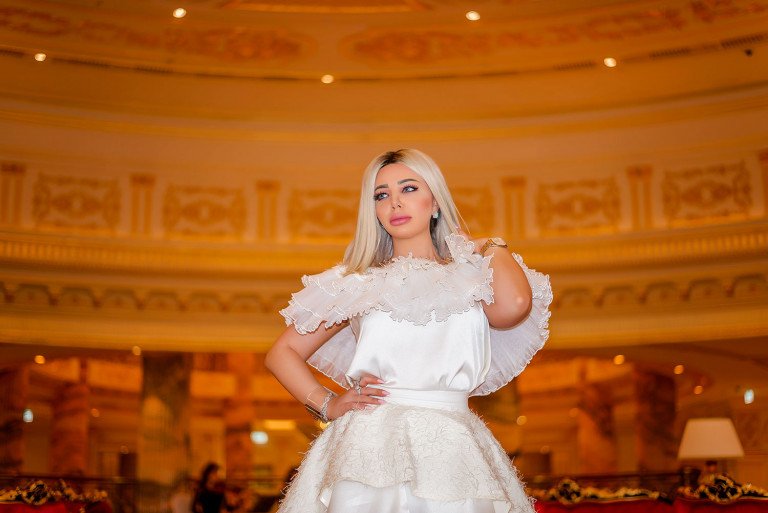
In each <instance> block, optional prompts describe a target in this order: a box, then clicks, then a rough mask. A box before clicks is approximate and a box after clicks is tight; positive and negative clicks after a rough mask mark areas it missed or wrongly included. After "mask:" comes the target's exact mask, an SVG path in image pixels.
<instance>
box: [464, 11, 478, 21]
mask: <svg viewBox="0 0 768 513" xmlns="http://www.w3.org/2000/svg"><path fill="white" fill-rule="evenodd" d="M464 16H466V17H467V19H468V20H469V21H477V20H479V19H480V13H479V12H477V11H469V12H467V14H465V15H464Z"/></svg>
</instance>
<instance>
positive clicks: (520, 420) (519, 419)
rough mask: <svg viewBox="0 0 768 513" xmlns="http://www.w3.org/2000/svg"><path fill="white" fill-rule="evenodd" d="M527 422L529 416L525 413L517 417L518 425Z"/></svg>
mask: <svg viewBox="0 0 768 513" xmlns="http://www.w3.org/2000/svg"><path fill="white" fill-rule="evenodd" d="M526 422H528V417H526V416H525V415H520V416H519V417H518V418H517V425H518V426H522V425H523V424H525V423H526Z"/></svg>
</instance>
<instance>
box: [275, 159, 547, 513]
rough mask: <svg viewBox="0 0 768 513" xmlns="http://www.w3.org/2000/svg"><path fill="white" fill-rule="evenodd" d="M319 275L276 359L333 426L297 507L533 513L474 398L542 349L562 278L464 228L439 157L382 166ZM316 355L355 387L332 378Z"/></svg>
mask: <svg viewBox="0 0 768 513" xmlns="http://www.w3.org/2000/svg"><path fill="white" fill-rule="evenodd" d="M303 283H304V285H305V288H304V289H303V290H302V291H300V292H299V293H297V294H294V295H293V298H292V299H291V301H290V303H289V305H288V307H287V308H286V309H285V310H283V311H282V312H281V313H282V315H283V316H284V317H285V319H286V323H287V324H288V325H289V327H288V329H286V331H285V332H284V333H283V334H282V335H281V336H280V337H279V338H278V339H277V341H276V342H275V344H274V346H273V347H272V349H271V350H270V351H269V353H268V354H267V358H266V365H267V367H268V368H269V369H270V370H271V371H272V372H273V373H274V375H275V376H276V377H277V379H278V380H279V381H280V382H281V383H282V384H283V386H285V388H286V389H287V390H288V391H289V392H290V393H291V394H292V395H293V396H294V397H296V398H297V399H298V400H299V401H301V402H303V403H304V404H305V405H306V407H307V409H309V410H310V411H312V412H314V413H315V414H316V415H317V416H318V417H319V418H321V419H323V420H326V421H330V424H329V425H328V427H327V428H326V430H325V431H324V432H323V433H322V435H320V436H319V437H318V438H317V439H316V440H315V441H314V443H313V444H312V447H311V449H310V450H309V452H307V454H306V456H305V458H304V461H303V462H302V464H301V467H300V468H299V472H298V474H297V475H296V477H295V478H294V479H293V481H292V483H291V486H290V487H289V490H288V492H287V495H286V497H285V500H284V501H283V503H282V505H281V508H280V510H279V511H280V512H281V513H294V512H295V513H299V512H300V513H314V512H317V513H320V512H329V513H352V512H354V513H405V512H410V513H416V512H418V513H427V512H435V513H437V512H439V513H499V512H513V511H514V512H518V511H522V512H526V513H528V512H532V511H533V509H532V506H531V503H530V500H529V499H528V498H527V497H526V496H525V492H524V490H523V487H522V484H521V483H520V481H519V480H518V478H517V475H516V472H515V469H514V467H513V466H512V464H511V462H510V461H509V458H508V457H507V456H506V454H505V453H504V450H503V449H502V448H501V446H500V445H499V443H498V442H497V441H496V440H495V439H494V438H493V436H492V435H491V433H490V431H489V430H488V429H487V428H486V426H485V424H484V423H483V422H482V421H481V420H480V419H479V418H478V417H477V416H476V415H475V414H474V413H472V412H471V411H470V410H469V408H468V407H467V398H468V396H470V395H484V394H489V393H491V392H493V391H494V390H497V389H498V388H500V387H502V386H504V385H505V384H506V383H508V382H509V381H510V380H511V379H513V378H514V377H515V376H516V375H517V374H519V373H520V372H521V371H522V370H523V368H524V367H525V366H526V365H527V363H528V362H529V361H530V359H531V357H532V356H533V354H534V353H535V352H536V351H538V350H539V349H540V348H541V347H542V345H543V344H544V342H545V340H546V338H547V335H548V332H547V320H548V318H549V312H548V310H547V309H548V306H549V303H550V302H551V300H552V292H551V289H550V286H549V280H548V278H547V277H546V276H544V275H542V274H540V273H537V272H535V271H532V270H529V269H528V268H527V267H525V265H524V264H523V263H522V259H521V258H520V257H519V256H517V255H511V254H510V253H509V252H508V251H507V249H506V244H505V243H504V241H503V240H501V239H499V238H491V239H487V240H477V241H474V242H471V241H469V240H467V239H466V238H465V237H464V236H463V235H462V234H461V232H460V231H459V214H458V212H457V210H456V206H455V205H454V203H453V200H452V198H451V195H450V192H449V191H448V188H447V185H446V183H445V179H444V178H443V176H442V174H441V173H440V170H439V168H438V167H437V165H436V164H435V163H434V162H433V161H432V160H431V159H430V158H429V157H428V156H426V155H425V154H423V153H421V152H419V151H417V150H398V151H394V152H387V153H384V154H382V155H380V156H378V157H376V158H375V159H374V160H373V161H372V162H371V164H370V165H369V166H368V168H367V170H366V171H365V174H364V176H363V187H362V193H361V197H360V207H359V212H358V221H357V230H356V233H355V237H354V239H353V240H352V243H351V244H350V245H349V247H348V248H347V251H346V253H345V255H344V261H343V263H342V264H341V265H338V266H336V267H333V268H331V269H329V270H327V271H325V272H323V273H321V274H318V275H315V276H307V277H304V278H303ZM307 360H308V361H309V363H310V364H311V365H313V366H314V367H316V368H317V369H318V370H320V371H321V372H323V373H324V374H326V375H328V376H330V377H331V378H333V379H334V381H336V382H337V383H338V384H339V385H341V386H342V387H344V388H346V389H347V390H346V391H345V392H344V393H342V394H340V395H336V394H335V393H334V392H332V391H330V390H327V389H326V388H325V387H323V386H321V385H320V384H319V383H318V382H317V380H316V379H315V378H314V376H313V375H312V372H311V371H310V369H309V368H308V367H307V365H306V362H307Z"/></svg>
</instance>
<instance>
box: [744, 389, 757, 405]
mask: <svg viewBox="0 0 768 513" xmlns="http://www.w3.org/2000/svg"><path fill="white" fill-rule="evenodd" d="M753 402H755V391H754V390H752V389H751V388H748V389H746V390H745V391H744V404H752V403H753Z"/></svg>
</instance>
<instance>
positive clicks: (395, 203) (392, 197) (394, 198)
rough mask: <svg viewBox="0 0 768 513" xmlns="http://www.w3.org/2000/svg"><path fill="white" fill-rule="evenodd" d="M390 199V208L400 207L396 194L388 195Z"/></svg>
mask: <svg viewBox="0 0 768 513" xmlns="http://www.w3.org/2000/svg"><path fill="white" fill-rule="evenodd" d="M390 200H391V202H392V210H395V209H396V208H399V207H402V205H401V204H400V198H399V197H398V196H395V195H394V194H393V195H392V196H391V197H390Z"/></svg>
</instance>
